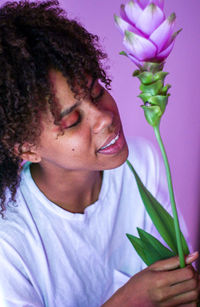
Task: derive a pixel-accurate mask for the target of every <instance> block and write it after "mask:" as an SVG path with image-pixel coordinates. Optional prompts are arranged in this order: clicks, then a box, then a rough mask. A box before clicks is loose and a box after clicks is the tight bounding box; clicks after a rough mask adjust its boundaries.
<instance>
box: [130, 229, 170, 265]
mask: <svg viewBox="0 0 200 307" xmlns="http://www.w3.org/2000/svg"><path fill="white" fill-rule="evenodd" d="M137 230H138V233H139V235H140V238H137V237H136V236H133V235H130V234H126V235H127V237H128V239H129V241H130V242H131V244H132V245H133V247H134V248H135V250H136V252H137V253H138V255H139V256H140V257H141V258H142V260H143V261H144V262H145V263H146V264H147V265H151V264H153V263H155V262H156V261H158V260H163V259H167V258H170V257H173V256H174V255H175V254H174V253H173V252H172V251H170V250H169V249H167V248H166V247H165V246H164V245H162V243H160V242H159V241H158V240H157V239H156V238H154V237H153V236H152V235H150V234H148V233H147V232H146V231H144V230H142V229H140V228H137Z"/></svg>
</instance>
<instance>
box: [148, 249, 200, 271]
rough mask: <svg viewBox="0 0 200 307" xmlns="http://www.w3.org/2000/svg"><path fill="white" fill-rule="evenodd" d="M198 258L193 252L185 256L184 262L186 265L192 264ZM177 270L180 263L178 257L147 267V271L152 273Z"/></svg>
mask: <svg viewBox="0 0 200 307" xmlns="http://www.w3.org/2000/svg"><path fill="white" fill-rule="evenodd" d="M198 257H199V253H198V252H194V253H192V254H189V255H188V256H186V258H185V262H186V264H190V263H192V262H194V261H195V260H196V259H197V258H198ZM177 268H180V262H179V257H178V256H175V257H171V258H168V259H165V260H160V261H157V262H155V263H154V264H152V265H150V266H149V269H150V270H152V271H170V270H174V269H177Z"/></svg>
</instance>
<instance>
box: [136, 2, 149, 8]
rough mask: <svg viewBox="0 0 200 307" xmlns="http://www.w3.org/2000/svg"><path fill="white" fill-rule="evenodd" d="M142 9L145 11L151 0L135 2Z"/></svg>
mask: <svg viewBox="0 0 200 307" xmlns="http://www.w3.org/2000/svg"><path fill="white" fill-rule="evenodd" d="M135 1H136V2H137V3H138V4H139V5H140V7H141V8H142V9H144V8H145V7H146V6H147V5H148V4H149V0H135Z"/></svg>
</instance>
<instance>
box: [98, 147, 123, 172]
mask: <svg viewBox="0 0 200 307" xmlns="http://www.w3.org/2000/svg"><path fill="white" fill-rule="evenodd" d="M128 153H129V151H128V146H127V144H126V145H125V146H124V148H123V150H122V151H121V152H120V153H119V154H118V155H117V156H115V157H114V156H112V157H109V158H110V161H109V162H108V163H107V165H106V166H105V168H103V169H104V170H109V169H113V168H117V167H119V166H121V165H122V164H124V163H125V162H126V160H127V158H128ZM103 169H102V170H103Z"/></svg>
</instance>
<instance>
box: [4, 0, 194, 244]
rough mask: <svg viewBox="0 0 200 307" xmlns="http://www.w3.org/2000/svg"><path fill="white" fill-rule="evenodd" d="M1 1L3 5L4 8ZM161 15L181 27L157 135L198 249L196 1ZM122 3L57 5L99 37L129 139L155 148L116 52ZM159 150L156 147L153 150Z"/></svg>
mask: <svg viewBox="0 0 200 307" xmlns="http://www.w3.org/2000/svg"><path fill="white" fill-rule="evenodd" d="M4 2H5V1H4V0H3V1H1V3H4ZM165 2H166V3H165V12H166V14H167V15H169V14H170V13H171V12H173V11H175V12H176V15H177V22H176V29H179V28H183V31H182V32H181V33H180V34H179V36H178V37H177V40H176V44H175V47H174V50H173V52H172V54H171V55H170V56H169V58H168V61H167V64H166V66H165V70H166V71H169V72H170V75H169V76H168V77H167V79H166V80H167V82H168V83H170V84H172V88H171V89H170V93H171V97H170V100H169V104H168V107H167V110H166V113H165V116H164V118H163V119H162V122H161V133H162V136H163V139H164V143H165V145H166V148H167V153H168V157H169V161H170V165H171V170H172V174H173V181H174V187H175V191H176V199H177V202H178V204H179V207H180V209H181V211H182V212H183V216H184V218H185V221H186V224H187V226H188V229H189V232H190V235H191V239H192V243H193V246H194V248H195V249H199V246H198V237H199V228H198V220H199V218H200V211H199V207H200V191H199V181H200V174H199V173H200V157H199V155H200V121H199V104H200V102H199V101H198V94H199V89H200V81H199V78H198V69H199V68H200V67H199V54H200V51H199V47H200V14H199V12H200V1H199V0H190V1H188V0H166V1H165ZM121 3H126V2H125V1H123V0H76V1H75V0H60V4H61V5H62V6H63V7H64V8H65V9H66V10H67V12H68V15H69V17H73V18H74V17H75V18H76V19H78V20H79V21H80V22H81V23H82V24H83V25H84V26H85V27H86V28H87V29H88V30H89V31H90V32H92V33H94V34H97V35H99V36H100V38H101V44H102V46H103V48H104V50H105V51H106V52H107V54H108V56H109V61H108V65H110V67H111V69H110V76H111V77H112V79H113V84H112V94H113V96H114V97H115V99H116V101H117V103H118V106H119V109H120V112H121V118H122V122H123V125H124V130H125V133H126V136H127V137H134V136H138V135H139V136H143V137H145V138H148V139H150V140H151V141H152V142H153V143H154V144H156V142H155V137H154V133H153V129H152V128H151V127H150V126H149V125H148V124H147V123H146V121H145V119H144V115H143V110H142V109H141V108H140V107H139V106H140V104H141V101H140V99H139V98H137V97H136V96H137V95H138V94H139V89H138V85H139V82H138V80H137V79H135V78H133V77H132V76H131V75H132V72H133V71H134V70H135V69H136V67H135V66H134V64H132V63H131V62H130V61H129V60H128V59H127V58H126V57H124V56H120V55H119V52H120V51H122V50H123V49H124V47H123V45H122V36H121V34H120V33H119V31H118V30H117V29H116V27H115V25H114V21H113V14H114V13H116V14H119V7H120V4H121ZM156 146H157V145H156Z"/></svg>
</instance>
